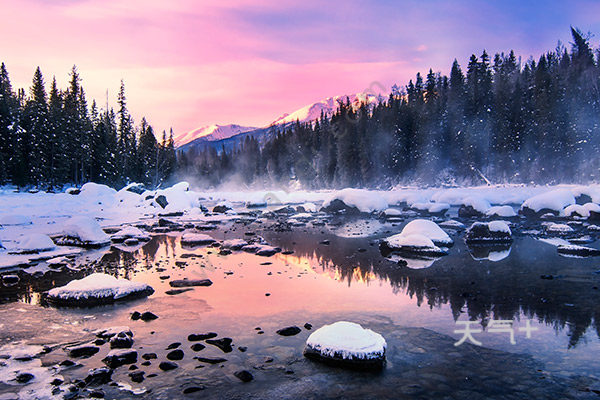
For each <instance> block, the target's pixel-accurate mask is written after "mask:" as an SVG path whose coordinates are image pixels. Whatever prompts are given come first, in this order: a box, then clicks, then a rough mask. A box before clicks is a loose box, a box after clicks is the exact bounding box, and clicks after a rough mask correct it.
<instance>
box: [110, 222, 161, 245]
mask: <svg viewBox="0 0 600 400" xmlns="http://www.w3.org/2000/svg"><path fill="white" fill-rule="evenodd" d="M151 238H152V237H151V236H150V235H149V234H147V233H146V232H144V231H142V230H141V229H139V228H136V227H135V226H126V227H125V228H123V229H121V230H120V231H118V232H117V233H115V234H113V235H112V236H111V237H110V239H111V240H112V241H113V242H123V241H125V240H127V239H137V240H140V241H148V240H150V239H151Z"/></svg>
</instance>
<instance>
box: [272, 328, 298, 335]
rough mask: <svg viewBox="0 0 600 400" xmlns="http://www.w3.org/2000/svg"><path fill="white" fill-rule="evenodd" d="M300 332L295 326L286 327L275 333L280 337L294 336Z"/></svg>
mask: <svg viewBox="0 0 600 400" xmlns="http://www.w3.org/2000/svg"><path fill="white" fill-rule="evenodd" d="M300 332H301V329H300V328H298V327H297V326H288V327H287V328H283V329H280V330H278V331H277V334H279V335H281V336H294V335H297V334H299V333H300Z"/></svg>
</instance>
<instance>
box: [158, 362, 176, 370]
mask: <svg viewBox="0 0 600 400" xmlns="http://www.w3.org/2000/svg"><path fill="white" fill-rule="evenodd" d="M178 367H179V365H177V364H176V363H174V362H172V361H162V362H161V363H160V364H159V365H158V368H160V369H161V370H163V371H171V370H172V369H175V368H178Z"/></svg>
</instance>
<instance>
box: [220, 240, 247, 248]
mask: <svg viewBox="0 0 600 400" xmlns="http://www.w3.org/2000/svg"><path fill="white" fill-rule="evenodd" d="M246 245H248V242H247V241H245V240H244V239H228V240H225V241H224V242H223V246H222V247H223V248H225V249H230V250H241V249H242V247H244V246H246Z"/></svg>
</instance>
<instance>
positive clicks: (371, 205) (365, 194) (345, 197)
mask: <svg viewBox="0 0 600 400" xmlns="http://www.w3.org/2000/svg"><path fill="white" fill-rule="evenodd" d="M334 200H341V201H343V202H344V204H346V205H347V206H352V207H356V208H358V211H360V212H363V213H372V212H375V211H383V210H385V209H386V208H388V203H387V201H385V199H384V198H383V197H381V195H380V194H379V193H377V192H374V191H369V190H363V189H351V188H346V189H342V190H340V191H337V192H335V193H334V194H333V195H332V196H330V197H329V198H328V199H327V200H325V202H324V203H323V207H327V206H329V205H330V204H331V202H333V201H334Z"/></svg>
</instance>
